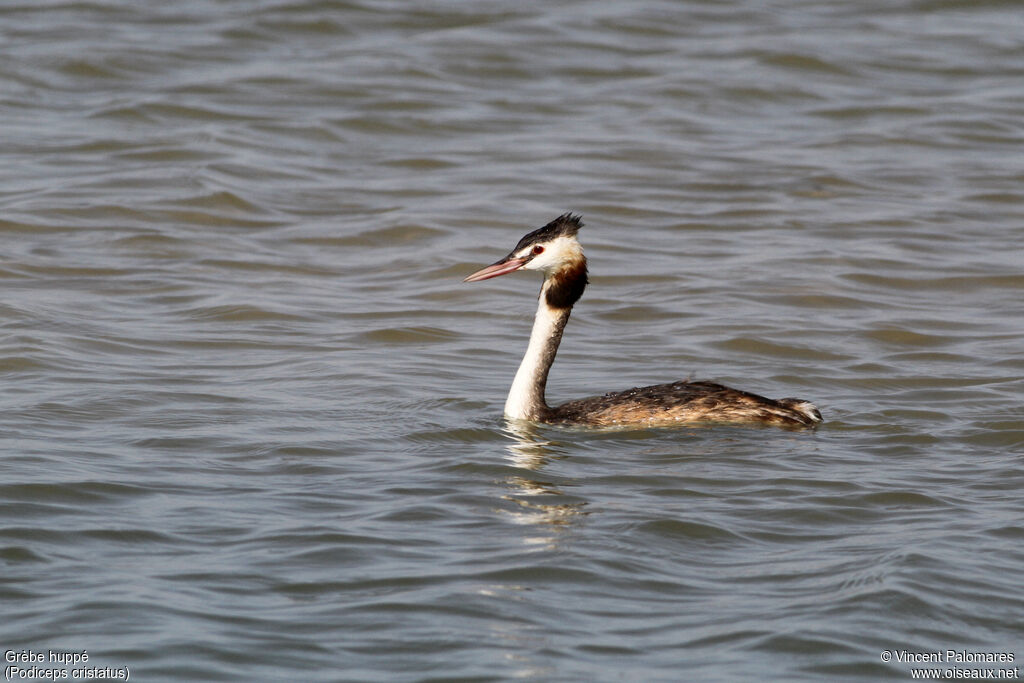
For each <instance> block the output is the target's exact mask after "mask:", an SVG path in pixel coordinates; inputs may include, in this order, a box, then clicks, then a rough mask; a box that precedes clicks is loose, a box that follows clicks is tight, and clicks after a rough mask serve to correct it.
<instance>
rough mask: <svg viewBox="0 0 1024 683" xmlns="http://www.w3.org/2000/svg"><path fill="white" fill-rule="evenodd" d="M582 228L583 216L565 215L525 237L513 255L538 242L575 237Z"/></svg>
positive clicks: (513, 251)
mask: <svg viewBox="0 0 1024 683" xmlns="http://www.w3.org/2000/svg"><path fill="white" fill-rule="evenodd" d="M582 227H583V216H580V215H573V214H572V213H563V214H562V215H561V216H559V217H558V218H556V219H555V220H553V221H551V222H550V223H548V224H547V225H545V226H544V227H543V228H537V229H536V230H534V231H533V232H531V233H529V234H527V235H524V236H523V239H521V240H519V244H517V245H516V248H515V249H513V250H512V253H516V252H517V251H519V250H521V249H522V248H523V247H528V246H530V245H531V244H534V243H536V242H550V241H551V240H553V239H555V238H556V237H560V236H563V235H564V236H571V235H575V234H576V233H577V232H579V230H580V228H582Z"/></svg>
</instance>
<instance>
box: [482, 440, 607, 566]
mask: <svg viewBox="0 0 1024 683" xmlns="http://www.w3.org/2000/svg"><path fill="white" fill-rule="evenodd" d="M503 431H504V432H505V434H506V436H508V438H509V444H508V445H507V446H506V451H507V452H508V460H509V461H510V462H511V463H512V465H514V466H515V467H516V468H517V469H519V470H521V471H520V472H519V473H517V474H514V475H511V476H509V477H507V478H506V479H505V483H506V484H507V485H508V487H509V489H510V493H509V494H508V495H505V496H502V498H503V499H504V500H507V501H509V502H512V503H515V504H516V506H518V508H517V509H515V510H513V511H511V512H510V513H509V514H510V515H511V517H512V518H513V519H514V520H515V521H516V522H518V523H520V524H530V525H535V526H536V528H537V529H538V531H541V535H539V536H531V537H527V538H526V539H524V541H525V542H526V543H527V544H528V545H531V546H542V547H552V546H555V545H557V544H558V543H559V541H560V540H561V539H562V537H563V535H564V533H565V532H566V531H567V530H568V529H570V528H572V527H573V526H574V525H575V524H576V523H577V522H579V520H580V519H581V518H582V517H583V515H585V514H586V512H585V510H584V507H585V506H586V504H587V502H586V501H585V500H583V499H581V498H580V497H579V496H578V495H573V494H571V493H566V492H565V490H564V489H565V488H567V487H571V486H573V484H572V483H570V482H561V483H556V482H553V481H545V480H543V479H541V478H540V475H541V472H542V470H543V469H544V467H545V465H547V464H548V463H549V462H550V461H551V460H557V459H560V458H563V457H565V455H564V454H563V453H562V449H561V447H560V446H559V445H558V444H557V443H556V442H553V441H550V440H548V439H545V438H543V436H542V435H541V434H540V433H539V432H538V430H537V428H536V426H535V425H533V424H532V423H528V422H521V421H518V420H508V421H507V422H506V424H505V429H504V430H503ZM522 471H526V472H527V473H528V474H524V473H523V472H522Z"/></svg>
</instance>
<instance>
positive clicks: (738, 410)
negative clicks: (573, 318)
mask: <svg viewBox="0 0 1024 683" xmlns="http://www.w3.org/2000/svg"><path fill="white" fill-rule="evenodd" d="M580 218H581V217H580V216H574V215H572V214H571V213H566V214H563V215H562V216H559V217H558V218H556V219H555V220H553V221H551V222H550V223H548V224H547V225H545V226H544V227H543V228H540V229H538V230H534V231H533V232H531V233H529V234H527V235H526V236H524V237H523V238H522V239H521V240H519V244H517V245H516V248H515V249H513V250H512V252H511V253H510V254H509V255H508V256H506V257H505V258H503V259H501V260H500V261H498V262H497V263H493V264H491V265H489V266H487V267H486V268H481V269H480V270H478V271H476V272H475V273H473V274H472V275H470V276H469V277H467V278H466V279H465V280H464V282H477V281H479V280H487V279H489V278H492V277H498V276H499V275H505V274H506V273H512V272H515V271H517V270H539V271H541V272H542V273H543V274H544V284H542V285H541V287H540V297H539V299H540V300H539V302H538V305H537V316H536V318H535V319H534V321H533V331H532V332H531V333H530V344H529V346H528V347H527V349H526V355H525V356H523V362H522V363H521V364H520V365H519V370H518V372H516V377H515V379H514V380H513V381H512V389H511V390H510V391H509V393H508V400H507V401H505V415H506V416H507V417H509V418H512V419H519V420H531V421H535V422H550V423H561V424H581V425H595V426H624V425H645V426H666V425H672V424H679V423H687V422H728V423H748V424H752V423H761V424H775V425H782V426H790V427H810V426H814V425H816V424H818V423H819V422H821V421H822V420H821V413H819V412H818V409H817V408H816V407H815V406H814V404H813V403H810V402H808V401H803V400H801V399H797V398H780V399H777V400H775V399H770V398H765V397H764V396H758V395H756V394H751V393H747V392H746V391H739V390H738V389H730V388H729V387H726V386H722V385H721V384H715V383H714V382H691V381H688V380H683V381H679V382H672V383H671V384H656V385H654V386H649V387H637V388H635V389H627V390H626V391H620V392H616V393H609V394H605V395H604V396H593V397H591V398H581V399H579V400H576V401H569V402H568V403H563V404H562V405H560V406H556V407H554V408H552V407H549V406H548V404H547V401H545V400H544V387H545V386H546V385H547V381H548V371H549V370H550V369H551V364H552V363H553V362H554V360H555V353H557V351H558V344H559V342H561V340H562V331H563V330H564V329H565V324H566V322H568V320H569V314H570V313H571V312H572V306H573V304H575V303H576V302H577V301H578V300H579V298H580V297H581V296H582V295H583V290H584V289H585V288H586V286H587V259H586V257H585V256H584V255H583V248H582V247H581V246H580V243H579V242H578V241H577V239H576V233H577V232H578V231H579V229H580V228H581V227H582V226H583V223H582V221H581V220H580Z"/></svg>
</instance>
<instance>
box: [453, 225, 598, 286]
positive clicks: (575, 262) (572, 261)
mask: <svg viewBox="0 0 1024 683" xmlns="http://www.w3.org/2000/svg"><path fill="white" fill-rule="evenodd" d="M580 218H581V217H580V216H574V215H573V214H571V213H566V214H563V215H561V216H559V217H558V218H556V219H555V220H553V221H551V222H550V223H548V224H547V225H545V226H544V227H543V228H538V229H537V230H534V231H533V232H531V233H528V234H526V235H524V236H523V238H522V239H521V240H519V244H517V245H516V248H515V249H513V250H512V251H511V252H509V254H508V256H506V257H505V258H503V259H501V260H500V261H496V262H495V263H492V264H491V265H489V266H487V267H486V268H481V269H480V270H478V271H476V272H475V273H473V274H472V275H470V276H469V277H467V278H466V279H465V280H463V282H478V281H480V280H489V279H490V278H492V277H498V276H499V275H505V274H506V273H513V272H515V271H517V270H539V271H541V272H543V273H544V275H545V277H549V276H551V275H554V274H556V273H558V272H559V271H563V270H571V269H574V268H578V267H579V265H580V264H583V267H584V268H586V259H585V258H584V256H583V248H582V247H581V246H580V243H579V242H578V241H577V239H576V233H577V232H578V231H579V229H580V228H581V227H583V221H582V220H580Z"/></svg>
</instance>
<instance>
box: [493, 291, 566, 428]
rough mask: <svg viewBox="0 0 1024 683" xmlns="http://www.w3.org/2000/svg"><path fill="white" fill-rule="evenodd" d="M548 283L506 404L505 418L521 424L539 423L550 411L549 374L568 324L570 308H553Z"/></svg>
mask: <svg viewBox="0 0 1024 683" xmlns="http://www.w3.org/2000/svg"><path fill="white" fill-rule="evenodd" d="M547 287H548V280H546V279H545V281H544V285H543V286H542V287H541V290H540V300H539V302H538V303H537V317H535V318H534V320H533V331H532V332H530V345H529V346H528V347H527V348H526V355H524V356H523V362H522V363H520V364H519V370H518V371H517V372H516V378H515V379H514V380H512V388H511V389H510V390H509V392H508V400H506V401H505V416H506V417H509V418H512V419H519V420H539V419H541V418H543V416H544V414H545V413H547V411H548V404H547V402H546V401H545V400H544V388H545V386H547V383H548V370H550V369H551V364H552V363H553V362H554V360H555V353H556V352H557V351H558V344H559V343H560V342H561V341H562V331H563V330H564V329H565V324H566V323H567V322H568V321H569V313H570V311H571V310H572V309H570V308H552V307H551V306H549V305H548V303H547V299H546V297H545V294H546V291H547Z"/></svg>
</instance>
